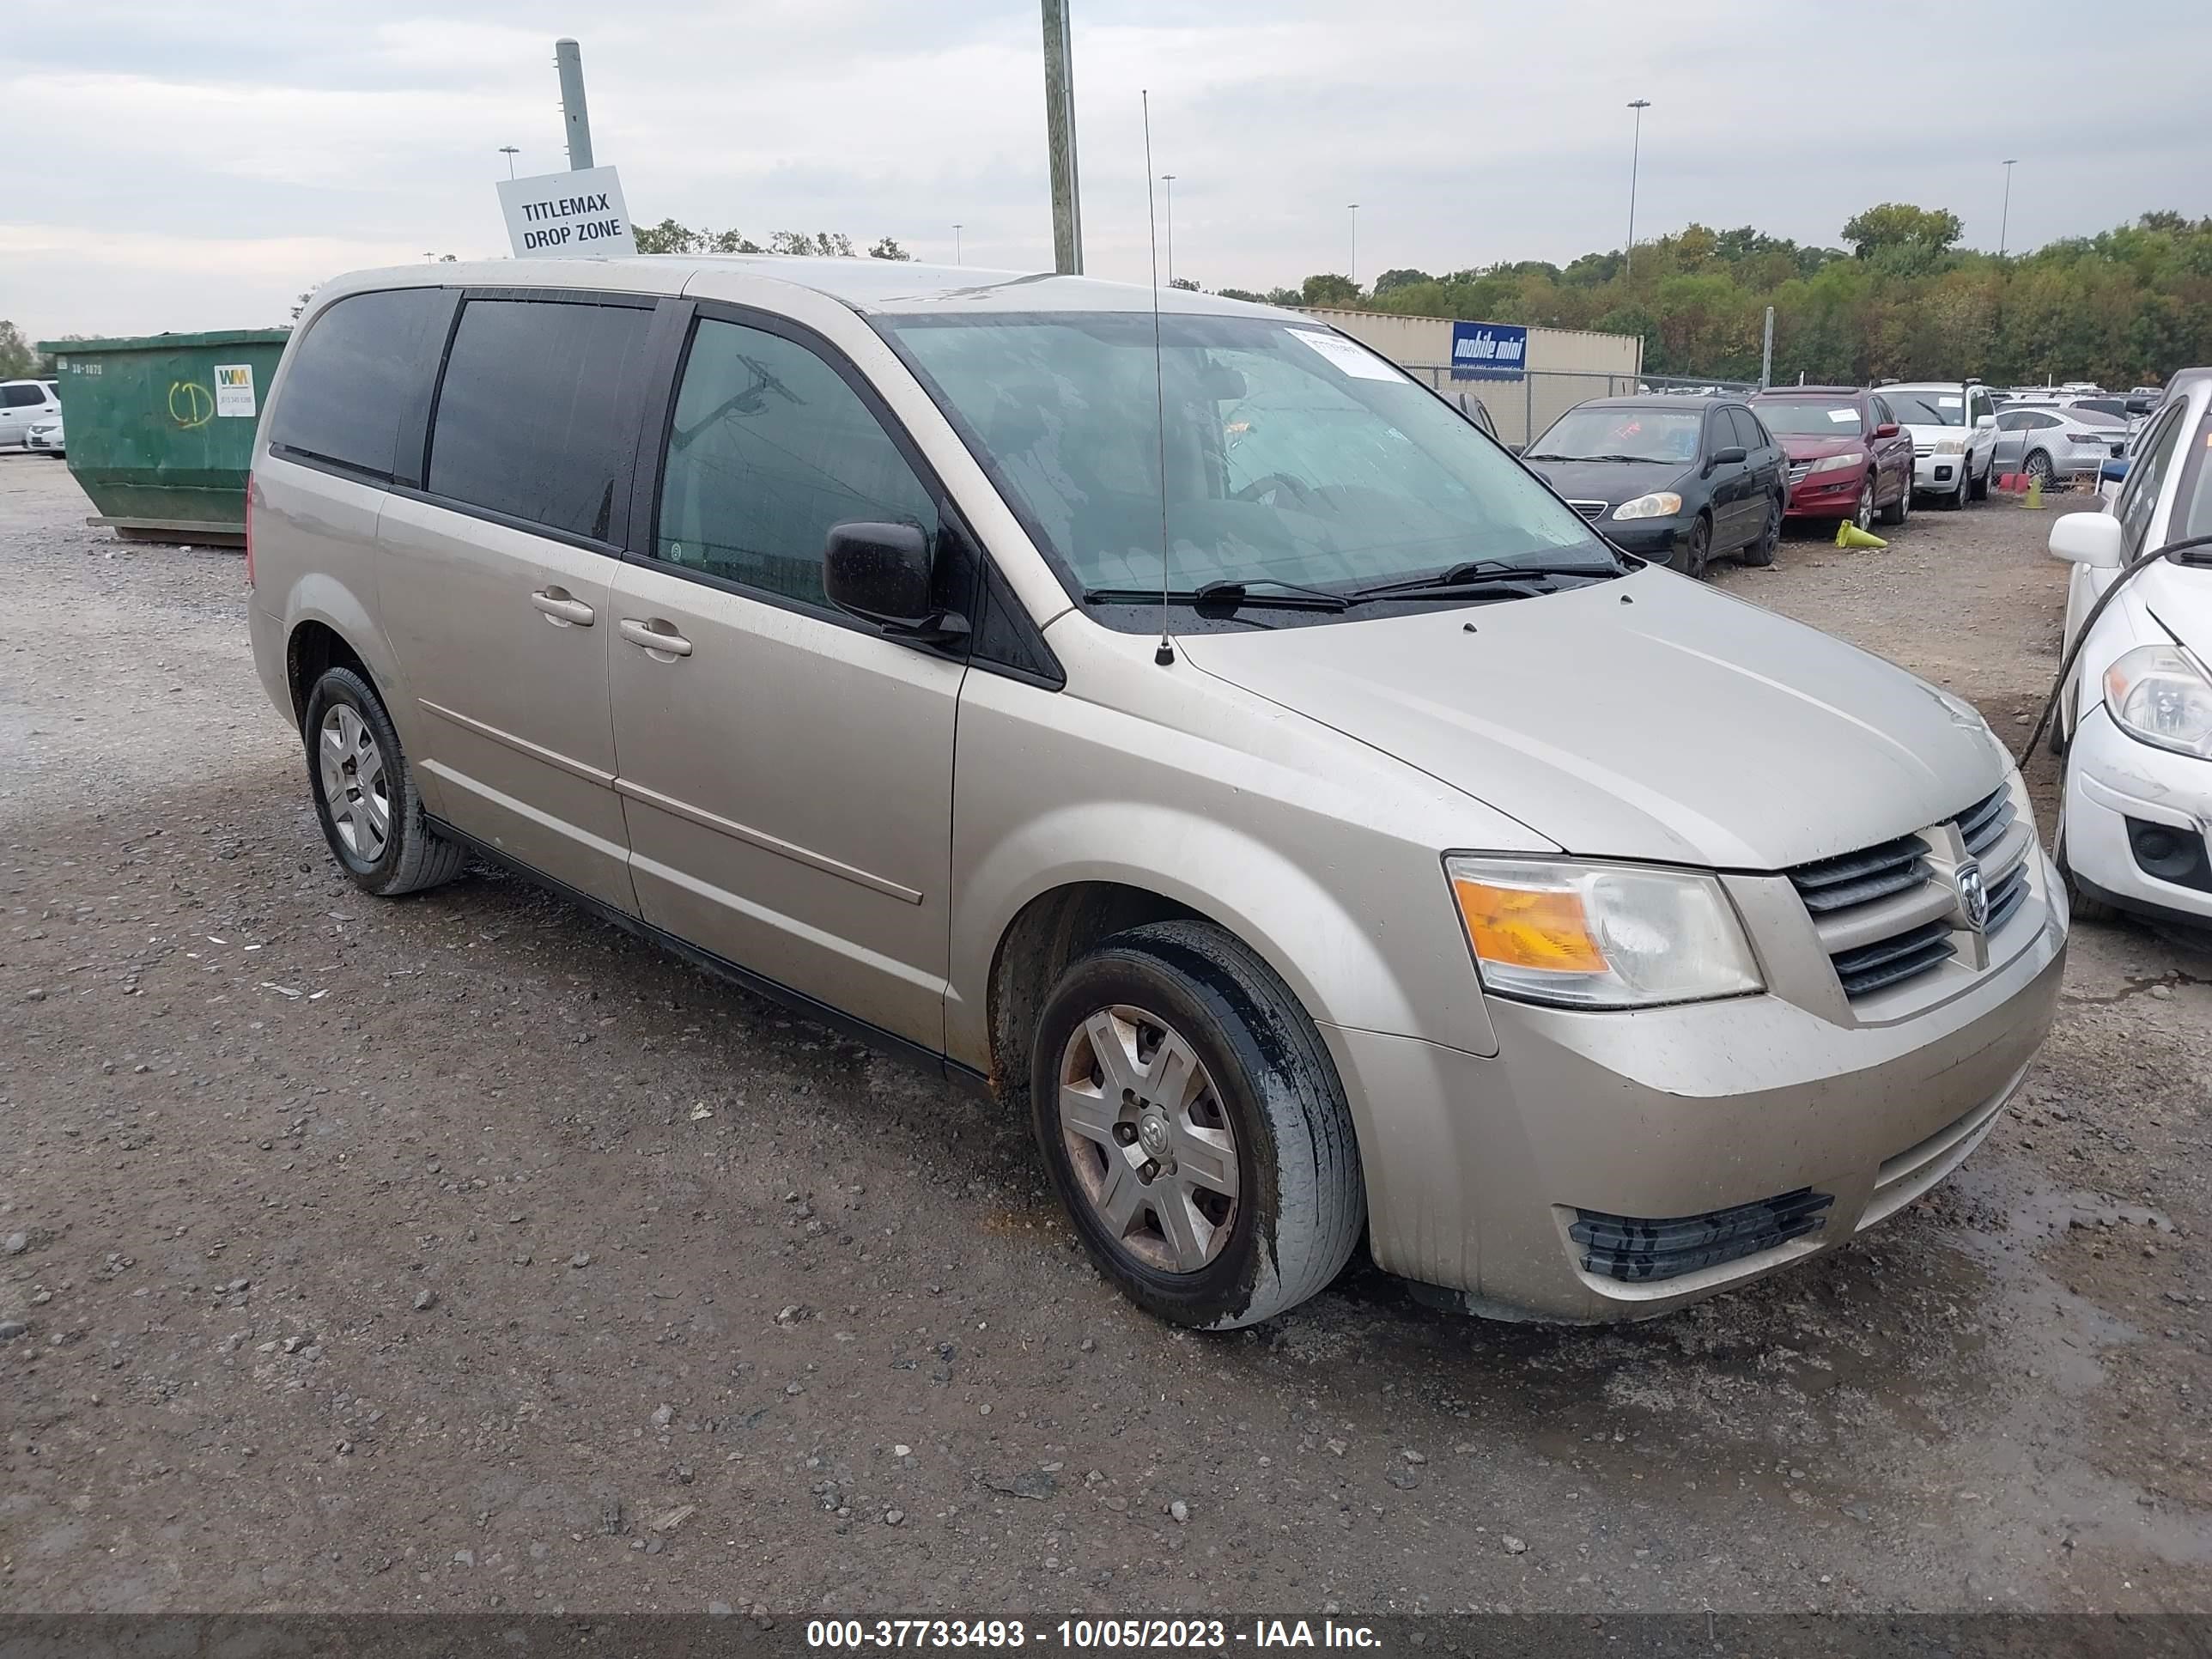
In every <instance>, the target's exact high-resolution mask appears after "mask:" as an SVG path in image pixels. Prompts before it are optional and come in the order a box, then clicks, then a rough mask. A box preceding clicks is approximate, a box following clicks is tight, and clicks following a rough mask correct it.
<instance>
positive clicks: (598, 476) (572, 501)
mask: <svg viewBox="0 0 2212 1659" xmlns="http://www.w3.org/2000/svg"><path fill="white" fill-rule="evenodd" d="M652 319H653V313H651V312H650V311H647V310H645V309H643V308H641V307H635V306H595V305H563V304H559V303H556V302H555V301H534V300H471V301H469V303H468V305H467V306H466V307H464V308H463V310H462V312H461V325H460V327H459V329H458V330H456V331H455V332H454V335H453V351H452V352H451V354H450V355H449V356H447V360H446V379H445V384H444V385H443V386H441V387H440V388H439V391H438V412H437V416H436V420H435V425H434V427H433V428H432V431H431V434H430V479H429V489H430V493H431V494H432V495H444V496H447V497H449V498H451V499H452V500H453V501H465V502H467V503H468V504H469V505H470V506H471V507H485V508H488V509H489V510H490V511H492V512H494V513H507V514H508V515H510V516H512V517H513V518H517V519H524V520H528V521H529V522H530V523H532V524H540V525H544V526H547V527H548V528H549V529H553V530H561V531H566V532H568V533H569V534H571V535H574V536H586V537H590V538H592V539H594V540H598V541H605V539H606V538H607V536H608V534H609V524H610V520H611V516H612V514H613V511H614V500H615V490H616V488H617V483H618V481H619V480H621V479H622V478H623V477H624V476H625V474H626V471H627V466H628V462H629V455H630V453H631V451H632V449H633V447H634V446H635V443H636V438H637V435H636V432H635V429H634V428H633V429H631V430H628V431H625V430H624V429H623V424H624V423H623V422H622V421H621V420H620V419H618V418H617V399H618V398H619V396H620V393H621V392H622V389H623V386H624V384H625V383H626V382H627V381H628V380H629V378H630V377H631V376H632V375H633V374H635V373H636V372H637V370H638V368H640V366H641V362H642V359H643V356H644V351H645V331H646V328H647V325H648V324H649V323H650V322H651V321H652Z"/></svg>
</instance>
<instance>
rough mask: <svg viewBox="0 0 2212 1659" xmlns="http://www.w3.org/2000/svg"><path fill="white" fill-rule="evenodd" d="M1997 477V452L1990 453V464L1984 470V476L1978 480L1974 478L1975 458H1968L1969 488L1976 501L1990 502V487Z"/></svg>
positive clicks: (1967, 474) (1967, 475)
mask: <svg viewBox="0 0 2212 1659" xmlns="http://www.w3.org/2000/svg"><path fill="white" fill-rule="evenodd" d="M1996 476H1997V457H1996V451H1995V450H1991V451H1990V464H1989V465H1987V466H1985V467H1984V468H1983V469H1982V476H1981V477H1978V478H1977V477H1974V461H1973V458H1972V456H1971V455H1970V456H1968V457H1967V458H1966V477H1967V480H1968V484H1967V487H1968V489H1969V490H1970V491H1971V493H1972V495H1973V498H1974V499H1975V500H1976V501H1987V500H1989V498H1990V484H1991V483H1994V482H1995V481H1996Z"/></svg>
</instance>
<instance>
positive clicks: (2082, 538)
mask: <svg viewBox="0 0 2212 1659" xmlns="http://www.w3.org/2000/svg"><path fill="white" fill-rule="evenodd" d="M2120 541H2121V534H2120V521H2119V520H2118V519H2115V518H2113V517H2112V515H2111V514H2110V513H2067V514H2066V515H2065V516H2064V517H2063V518H2061V519H2057V520H2053V521H2052V522H2051V557H2052V558H2054V559H2063V560H2065V561H2066V562H2067V563H2069V564H2086V565H2087V566H2088V567H2089V568H2091V569H2092V570H2118V568H2120Z"/></svg>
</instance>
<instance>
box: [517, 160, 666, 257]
mask: <svg viewBox="0 0 2212 1659" xmlns="http://www.w3.org/2000/svg"><path fill="white" fill-rule="evenodd" d="M497 182H498V189H499V208H500V212H501V214H502V215H504V216H506V219H507V240H508V242H509V243H511V244H512V245H513V248H514V257H515V258H518V259H574V258H627V257H629V255H632V254H634V253H635V252H637V238H636V235H635V234H634V232H633V230H632V228H631V226H630V222H629V205H628V204H626V203H625V202H624V201H623V192H622V180H621V179H619V178H617V177H616V175H615V170H614V168H612V167H581V168H578V169H576V170H575V171H574V172H569V173H542V174H540V175H539V176H538V177H537V178H534V179H500V180H498V181H497Z"/></svg>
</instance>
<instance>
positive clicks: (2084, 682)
mask: <svg viewBox="0 0 2212 1659" xmlns="http://www.w3.org/2000/svg"><path fill="white" fill-rule="evenodd" d="M2208 441H2212V379H2205V380H2197V382H2196V383H2195V384H2193V385H2191V386H2190V387H2189V388H2188V390H2187V392H2185V394H2184V395H2182V396H2181V397H2179V398H2175V399H2174V400H2173V401H2172V402H2171V403H2169V404H2166V407H2165V408H2164V409H2162V410H2160V411H2159V412H2158V414H2157V415H2156V416H2154V418H2153V419H2152V422H2151V423H2150V425H2149V427H2148V428H2146V429H2145V431H2144V433H2143V435H2142V440H2141V441H2140V443H2139V445H2138V447H2137V448H2136V453H2135V455H2134V457H2133V459H2132V460H2131V461H2130V465H2129V467H2128V476H2127V479H2126V481H2125V482H2124V483H2122V484H2121V485H2120V486H2119V489H2118V492H2117V493H2116V494H2115V495H2114V496H2113V498H2112V500H2111V501H2108V502H2107V503H2106V506H2105V509H2104V511H2102V512H2100V513H2089V512H2081V513H2068V514H2067V515H2066V516H2065V517H2063V518H2062V519H2059V520H2057V522H2055V523H2054V524H2053V525H2052V526H2051V553H2052V555H2053V556H2055V557H2057V558H2061V559H2064V560H2067V561H2069V562H2071V563H2072V564H2073V566H2074V574H2073V578H2072V580H2071V582H2070V584H2069V587H2068V590H2067V596H2066V644H2067V647H2068V648H2069V649H2071V648H2072V647H2073V644H2074V641H2075V640H2076V639H2077V638H2079V637H2081V635H2082V631H2083V623H2084V621H2085V620H2086V619H2087V616H2088V613H2089V611H2090V610H2091V608H2092V607H2093V606H2094V605H2096V603H2097V601H2098V600H2099V599H2100V597H2101V596H2103V595H2104V594H2105V593H2106V591H2107V590H2109V589H2110V588H2112V586H2114V584H2115V583H2121V584H2122V586H2120V591H2119V592H2118V593H2117V594H2116V595H2114V596H2113V598H2112V601H2111V602H2110V603H2109V604H2108V605H2106V606H2105V609H2104V611H2103V614H2101V615H2100V616H2099V617H2097V618H2096V620H2095V621H2094V622H2093V623H2090V624H2089V626H2088V629H2087V640H2086V642H2085V643H2084V644H2083V645H2082V647H2081V653H2080V656H2079V659H2078V660H2077V661H2076V663H2075V671H2074V672H2073V674H2072V675H2071V677H2070V678H2069V682H2068V684H2067V685H2066V687H2065V689H2064V692H2063V698H2062V702H2061V704H2060V708H2059V714H2058V731H2059V733H2060V738H2061V741H2063V744H2064V747H2065V753H2066V773H2065V793H2064V798H2063V800H2062V801H2061V803H2060V807H2059V827H2058V854H2057V862H2058V865H2059V867H2060V869H2061V870H2062V871H2063V872H2064V873H2065V877H2066V882H2067V885H2068V888H2069V891H2070V892H2071V893H2072V894H2073V896H2074V902H2075V912H2074V913H2075V915H2076V916H2078V917H2081V918H2083V919H2085V920H2092V921H2093V920H2096V919H2098V918H2100V917H2103V916H2107V915H2111V914H2112V912H2113V911H2115V910H2131V911H2136V912H2147V913H2149V914H2152V915H2167V916H2180V917H2185V918H2188V919H2191V920H2193V921H2198V922H2212V853H2209V852H2208V850H2207V846H2206V826H2207V825H2208V824H2212V545H2207V546H2203V547H2197V548H2193V549H2187V548H2185V549H2182V550H2178V551H2175V552H2173V553H2172V554H2169V555H2166V556H2154V557H2152V558H2151V559H2149V561H2148V562H2146V563H2143V564H2142V568H2140V569H2136V570H2135V571H2134V572H2133V574H2125V573H2127V572H2128V570H2129V568H2130V567H2133V566H2135V565H2136V564H2137V563H2138V562H2140V561H2142V560H2143V558H2144V556H2145V555H2147V554H2148V555H2156V554H2157V552H2158V550H2159V549H2160V548H2163V547H2167V546H2170V545H2172V544H2175V543H2179V542H2185V541H2186V540H2188V539H2189V538H2192V537H2212V465H2208V462H2207V455H2206V449H2207V447H2208Z"/></svg>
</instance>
